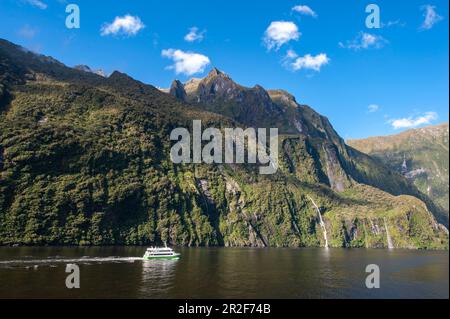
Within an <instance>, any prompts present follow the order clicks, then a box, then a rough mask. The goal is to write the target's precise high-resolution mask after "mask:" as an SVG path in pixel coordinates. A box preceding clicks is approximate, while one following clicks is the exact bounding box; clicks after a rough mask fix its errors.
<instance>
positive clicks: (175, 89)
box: [169, 80, 186, 101]
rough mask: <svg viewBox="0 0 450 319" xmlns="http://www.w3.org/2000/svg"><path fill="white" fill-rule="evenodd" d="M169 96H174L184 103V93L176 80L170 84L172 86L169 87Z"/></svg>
mask: <svg viewBox="0 0 450 319" xmlns="http://www.w3.org/2000/svg"><path fill="white" fill-rule="evenodd" d="M169 94H171V95H173V96H175V97H176V98H177V99H180V100H182V101H186V92H185V90H184V86H183V84H182V83H181V82H180V81H178V80H174V81H173V82H172V85H171V86H170V91H169Z"/></svg>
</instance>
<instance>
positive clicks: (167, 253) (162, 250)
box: [142, 247, 180, 260]
mask: <svg viewBox="0 0 450 319" xmlns="http://www.w3.org/2000/svg"><path fill="white" fill-rule="evenodd" d="M142 258H143V259H144V260H150V259H178V258H180V254H179V253H176V252H174V251H173V249H172V248H169V247H150V248H147V250H146V251H145V254H144V257H142Z"/></svg>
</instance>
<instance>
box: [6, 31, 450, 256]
mask: <svg viewBox="0 0 450 319" xmlns="http://www.w3.org/2000/svg"><path fill="white" fill-rule="evenodd" d="M230 81H231V79H230V78H229V77H228V76H227V75H225V74H223V73H222V72H220V71H218V70H213V72H211V74H210V77H209V79H200V80H199V79H193V80H191V81H189V82H188V83H186V84H185V85H183V88H184V91H185V92H186V96H187V99H189V97H190V96H191V95H192V94H197V93H198V96H197V97H199V98H200V100H201V99H205V100H207V101H209V102H208V104H202V103H201V101H199V102H195V99H193V100H192V101H191V102H189V104H188V103H186V102H183V101H182V100H179V101H177V100H176V99H175V98H173V97H172V96H169V95H168V94H166V93H162V92H161V91H160V90H158V89H156V88H155V87H153V86H151V85H147V84H144V83H142V82H139V81H137V80H135V79H132V78H131V77H129V76H128V75H126V74H123V73H120V72H114V73H113V74H112V75H111V76H110V77H108V78H102V77H100V76H97V75H95V74H92V73H90V72H85V71H79V70H75V69H73V68H68V67H66V66H64V65H63V64H62V63H57V62H55V61H53V60H52V59H51V58H43V57H42V56H39V55H35V54H32V53H30V52H26V51H24V50H22V49H20V48H19V47H17V46H15V45H14V44H11V43H9V42H7V41H4V40H1V39H0V85H1V86H2V88H6V92H9V93H10V97H11V99H10V100H8V101H7V102H6V104H4V105H3V106H4V107H2V108H0V112H1V115H2V116H1V117H0V127H1V129H0V162H1V163H0V164H1V165H0V208H1V209H0V245H14V244H25V245H51V244H54V245H61V244H67V245H111V244H118V245H146V244H161V243H164V242H167V243H168V244H174V245H190V246H193V245H196V246H211V245H225V246H260V247H263V246H274V247H287V246H289V247H310V246H313V247H319V246H320V247H323V246H325V245H326V244H327V243H328V245H329V246H330V247H387V245H388V243H387V234H386V231H385V227H384V220H386V225H388V227H389V237H390V240H391V242H392V244H393V246H394V247H411V248H443V247H444V248H445V247H446V246H448V233H447V232H446V231H445V227H444V226H442V225H439V224H438V223H437V222H436V220H435V219H434V217H433V215H432V214H431V213H430V211H429V210H428V208H427V206H426V205H425V204H424V202H423V201H421V200H419V199H418V198H416V197H413V196H409V195H417V194H415V193H414V190H415V188H412V187H411V185H409V184H408V182H407V180H406V179H405V178H404V177H403V176H401V175H400V174H398V173H394V172H392V171H389V170H388V169H387V168H386V167H385V166H383V165H381V164H380V163H379V162H378V161H374V160H373V159H372V158H371V157H370V156H368V155H365V154H363V153H361V152H358V151H357V150H355V149H353V148H350V147H347V146H346V145H345V143H343V141H342V139H341V138H340V137H339V135H338V134H337V133H336V132H335V131H334V130H333V128H332V126H331V124H330V122H329V121H328V119H327V118H325V117H323V116H321V115H320V114H318V113H317V112H315V111H314V110H313V109H311V108H309V107H308V106H305V105H299V104H297V103H296V102H295V99H294V98H293V97H292V96H290V95H289V94H287V93H285V92H283V91H276V92H275V91H274V92H272V93H270V92H267V91H265V90H264V89H263V88H261V87H259V86H255V87H253V88H244V87H241V86H239V85H238V84H235V83H234V84H233V83H232V81H231V82H230ZM176 86H178V88H179V89H180V90H181V87H182V86H181V85H179V84H178V83H177V84H176ZM228 89H230V92H231V93H232V94H231V93H230V94H231V95H230V96H233V98H229V96H228V95H227V94H226V92H227V90H228ZM4 92H5V90H4ZM181 92H182V91H181ZM192 96H193V95H192ZM216 96H218V97H216ZM240 99H242V100H240ZM205 110H213V111H214V112H205ZM246 112H248V113H246ZM226 114H229V115H226ZM261 114H262V115H263V116H260V115H261ZM266 115H267V116H266ZM238 118H239V119H240V120H242V121H243V122H237V120H236V119H238ZM194 119H202V120H204V121H205V122H207V123H208V125H211V126H214V127H235V126H237V127H246V126H250V125H257V126H258V127H268V126H269V125H274V126H275V127H278V128H279V129H280V132H281V133H284V134H282V135H280V136H279V146H280V149H279V162H280V167H279V169H278V171H277V172H276V174H273V175H271V176H265V175H260V174H258V173H257V172H256V170H255V169H254V167H253V166H252V165H246V164H242V165H237V164H217V165H216V164H187V163H186V164H175V163H173V162H172V161H171V160H170V157H169V156H170V149H171V146H172V142H171V141H170V139H169V135H170V132H171V130H172V129H173V128H174V127H180V126H182V127H185V126H186V123H192V121H193V120H194ZM294 120H295V121H294ZM225 125H226V126H225ZM228 125H230V126H228ZM286 133H289V134H286ZM343 189H344V190H345V191H342V190H343ZM382 189H383V190H385V191H383V190H382ZM405 193H406V194H409V195H408V196H407V195H401V194H405ZM397 195H400V196H397ZM419 195H420V194H419ZM308 196H310V197H311V198H313V199H314V202H315V203H316V205H315V206H317V208H315V206H314V205H313V204H312V203H310V200H308ZM418 197H420V196H418ZM318 211H319V213H320V215H318ZM372 224H373V226H372ZM372 229H374V231H372ZM325 230H326V240H325V236H324V234H325Z"/></svg>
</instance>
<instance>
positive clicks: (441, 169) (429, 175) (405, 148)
mask: <svg viewBox="0 0 450 319" xmlns="http://www.w3.org/2000/svg"><path fill="white" fill-rule="evenodd" d="M448 141H449V140H448V123H443V124H440V125H436V126H428V127H424V128H420V129H415V130H409V131H406V132H403V133H400V134H397V135H390V136H380V137H370V138H368V139H361V140H350V141H348V143H349V144H350V145H351V146H353V147H355V148H356V149H358V150H360V151H361V152H364V153H366V154H368V155H370V156H372V157H374V158H376V159H378V160H380V161H381V162H383V163H384V164H385V165H387V166H388V167H390V168H391V169H392V170H393V171H396V172H398V173H403V174H404V175H405V176H406V177H407V179H408V180H409V181H410V182H412V183H414V185H415V186H417V188H418V189H419V190H420V191H421V192H422V193H423V194H426V195H427V196H428V197H429V198H431V199H432V200H433V202H434V204H435V205H437V206H440V207H442V208H443V211H444V213H445V214H443V215H445V216H444V218H441V220H444V219H446V220H447V223H448V212H449V206H448V205H449V192H448V190H449V181H448V177H449V171H448V167H449V152H448V151H449V142H448ZM403 164H405V165H406V166H405V167H404V168H403ZM402 170H403V172H402ZM444 223H445V221H444Z"/></svg>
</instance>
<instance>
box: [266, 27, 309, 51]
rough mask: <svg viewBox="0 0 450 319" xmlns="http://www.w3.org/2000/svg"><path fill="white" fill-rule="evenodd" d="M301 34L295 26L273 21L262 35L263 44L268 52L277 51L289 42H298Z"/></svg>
mask: <svg viewBox="0 0 450 319" xmlns="http://www.w3.org/2000/svg"><path fill="white" fill-rule="evenodd" d="M300 35H301V33H300V32H299V31H298V28H297V26H296V25H295V23H293V22H289V21H273V22H272V23H271V24H270V25H269V27H268V28H267V29H266V31H265V33H264V43H265V45H266V47H267V49H268V50H272V49H273V48H275V50H278V49H279V48H280V47H281V46H282V45H283V44H285V43H288V42H289V41H291V40H298V39H299V37H300Z"/></svg>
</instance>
